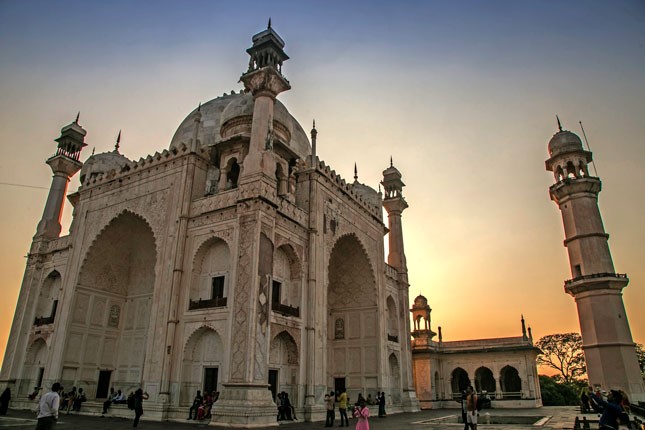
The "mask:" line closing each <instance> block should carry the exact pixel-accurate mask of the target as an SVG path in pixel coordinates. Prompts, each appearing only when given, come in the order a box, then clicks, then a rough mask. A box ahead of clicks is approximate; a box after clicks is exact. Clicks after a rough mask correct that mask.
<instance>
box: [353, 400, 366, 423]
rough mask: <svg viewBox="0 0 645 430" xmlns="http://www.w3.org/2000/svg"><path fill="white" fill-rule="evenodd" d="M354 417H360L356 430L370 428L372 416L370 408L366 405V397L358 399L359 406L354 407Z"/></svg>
mask: <svg viewBox="0 0 645 430" xmlns="http://www.w3.org/2000/svg"><path fill="white" fill-rule="evenodd" d="M353 415H354V418H358V421H356V430H370V423H369V421H368V418H369V416H370V410H369V408H368V407H367V406H365V399H364V398H362V397H361V398H360V400H359V401H358V406H356V407H355V408H354V414H353Z"/></svg>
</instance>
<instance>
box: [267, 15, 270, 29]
mask: <svg viewBox="0 0 645 430" xmlns="http://www.w3.org/2000/svg"><path fill="white" fill-rule="evenodd" d="M267 28H271V17H269V25H268V26H267Z"/></svg>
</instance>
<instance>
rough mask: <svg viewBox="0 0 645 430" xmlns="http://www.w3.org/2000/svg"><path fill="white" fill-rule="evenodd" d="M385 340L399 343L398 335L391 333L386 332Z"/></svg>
mask: <svg viewBox="0 0 645 430" xmlns="http://www.w3.org/2000/svg"><path fill="white" fill-rule="evenodd" d="M387 340H389V341H390V342H396V343H399V337H398V336H394V335H391V334H388V335H387Z"/></svg>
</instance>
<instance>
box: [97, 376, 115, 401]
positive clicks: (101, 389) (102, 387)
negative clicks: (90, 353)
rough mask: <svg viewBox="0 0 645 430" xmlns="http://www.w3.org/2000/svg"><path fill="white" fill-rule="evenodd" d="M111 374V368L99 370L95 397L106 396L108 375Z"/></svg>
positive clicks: (108, 384)
mask: <svg viewBox="0 0 645 430" xmlns="http://www.w3.org/2000/svg"><path fill="white" fill-rule="evenodd" d="M111 376H112V371H111V370H101V371H99V382H98V384H97V386H96V398H97V399H105V398H106V397H107V396H108V390H109V388H110V377H111Z"/></svg>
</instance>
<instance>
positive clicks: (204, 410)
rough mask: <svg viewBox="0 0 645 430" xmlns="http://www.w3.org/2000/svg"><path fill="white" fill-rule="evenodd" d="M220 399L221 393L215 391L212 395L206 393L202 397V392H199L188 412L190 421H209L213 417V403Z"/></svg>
mask: <svg viewBox="0 0 645 430" xmlns="http://www.w3.org/2000/svg"><path fill="white" fill-rule="evenodd" d="M217 399H219V391H213V392H212V393H208V392H207V393H206V395H204V396H202V392H201V391H200V390H197V394H196V395H195V398H194V399H193V405H192V406H191V407H190V409H189V411H188V418H187V419H188V420H203V419H209V418H210V417H211V415H212V414H211V411H212V409H213V403H215V402H216V401H217Z"/></svg>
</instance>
